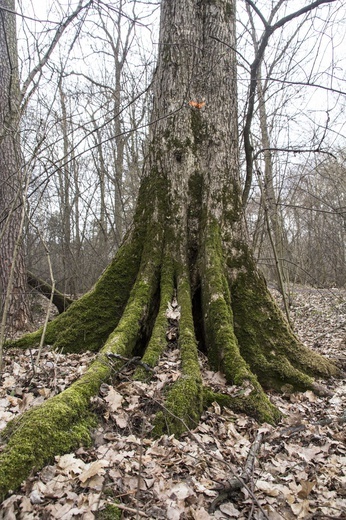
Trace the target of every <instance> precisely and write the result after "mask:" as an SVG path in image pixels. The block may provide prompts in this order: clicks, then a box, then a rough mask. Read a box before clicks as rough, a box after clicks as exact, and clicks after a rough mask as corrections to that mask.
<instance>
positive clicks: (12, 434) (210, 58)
mask: <svg viewBox="0 0 346 520" xmlns="http://www.w3.org/2000/svg"><path fill="white" fill-rule="evenodd" d="M234 22H235V6H234V2H233V0H232V1H230V0H213V1H205V2H200V1H198V0H174V1H172V0H163V1H162V4H161V32H160V46H159V60H158V67H157V70H156V73H155V77H154V87H153V88H154V99H153V112H152V121H151V134H150V152H149V157H148V160H147V162H146V167H145V172H144V173H145V175H144V178H143V180H142V184H141V188H140V193H139V199H138V205H137V210H136V214H135V218H134V224H133V227H132V231H131V233H130V234H129V235H128V236H127V237H126V239H125V242H124V244H123V245H122V247H121V248H120V250H119V252H118V254H117V256H116V257H115V259H114V260H113V262H112V263H111V265H110V266H109V267H108V268H107V269H106V271H105V272H104V273H103V275H102V276H101V277H100V279H99V281H98V282H97V284H96V285H95V287H94V288H93V289H92V290H91V291H90V292H89V293H88V294H86V295H85V296H84V297H83V298H81V299H80V300H79V301H77V302H75V303H73V304H72V305H71V306H70V308H69V309H68V310H67V311H66V312H65V313H64V314H62V315H60V316H59V317H58V318H57V319H56V320H55V321H53V322H52V323H50V324H49V325H48V328H47V332H46V341H47V343H49V344H54V345H55V346H56V347H57V348H59V349H61V348H62V349H64V350H65V351H81V350H83V349H92V350H95V351H97V350H99V349H100V348H101V347H102V348H101V350H100V352H99V355H98V358H97V360H96V361H95V362H94V364H93V365H91V367H90V368H89V370H88V371H87V372H86V374H84V375H83V376H82V378H81V379H80V380H78V381H77V382H75V383H73V384H72V385H71V387H70V388H69V389H68V390H65V391H64V392H62V393H61V394H60V395H58V396H55V397H53V398H51V399H49V400H48V401H47V402H46V403H45V404H44V405H42V406H41V407H37V408H35V409H33V410H31V411H30V412H28V413H26V414H24V415H23V416H22V418H21V419H19V420H18V421H17V422H15V423H11V425H10V426H9V427H8V428H7V430H6V431H7V433H8V435H9V441H8V443H7V446H6V447H5V449H4V451H3V452H2V453H1V455H0V490H1V492H2V493H3V494H4V493H6V492H7V491H8V489H13V488H14V487H16V486H18V485H19V484H20V482H21V481H22V479H23V478H24V476H25V475H28V474H29V472H30V470H31V468H32V467H33V466H34V465H35V467H36V468H39V467H41V466H42V465H43V464H45V463H47V462H48V461H49V460H51V458H52V457H53V455H54V454H56V453H62V452H63V451H66V450H70V449H71V447H72V446H73V445H76V444H78V442H80V441H81V440H85V439H86V438H87V437H88V435H87V427H88V426H90V411H89V398H90V397H91V396H92V395H93V394H94V393H95V392H97V391H98V388H99V385H100V383H101V382H102V381H104V380H105V379H106V378H107V377H109V375H110V371H111V368H110V367H109V364H108V358H107V356H106V354H107V353H117V354H120V355H122V356H127V357H129V356H131V355H132V353H133V351H134V348H136V355H137V353H138V351H140V350H141V353H142V355H143V361H144V362H145V363H147V364H148V365H150V366H155V364H156V363H157V361H158V359H159V357H160V355H161V353H162V352H163V350H164V348H165V345H166V341H165V332H166V328H167V318H166V315H165V312H166V307H167V301H171V299H172V297H173V295H174V294H176V295H177V299H178V302H179V305H180V307H181V309H180V314H181V318H180V322H179V348H180V354H181V366H182V376H181V377H180V378H179V379H178V380H177V381H176V382H175V383H174V385H173V386H172V387H171V388H170V389H169V391H168V392H167V399H166V403H165V408H164V409H163V411H161V412H159V413H158V414H157V416H156V424H155V428H154V432H155V433H156V434H158V435H159V434H161V433H162V432H164V431H167V432H168V433H175V434H180V433H181V432H182V431H183V430H184V429H186V427H194V426H195V425H196V424H197V423H198V421H199V418H200V415H201V413H202V409H203V407H204V406H206V405H208V403H209V402H210V401H213V400H215V399H216V400H219V401H220V403H223V404H227V406H231V407H233V409H235V410H237V411H240V410H242V411H245V412H247V413H249V414H252V415H254V416H255V417H257V418H258V419H259V420H260V421H268V422H271V423H273V422H275V421H277V420H278V419H279V417H280V413H279V411H278V410H277V409H276V408H275V407H274V406H273V405H272V404H271V403H270V401H269V399H268V397H267V396H266V394H265V392H264V390H263V388H264V387H265V388H268V387H269V388H274V389H280V388H281V387H282V386H283V385H291V387H292V388H294V389H300V390H304V389H308V388H309V389H311V388H314V383H313V379H312V377H311V376H313V375H318V376H322V377H327V376H330V375H331V374H333V375H334V374H337V373H338V370H337V368H336V367H335V366H334V365H333V364H332V363H331V362H329V361H328V360H326V359H324V358H322V357H320V356H319V355H317V354H315V353H313V352H312V351H310V350H309V349H307V348H306V347H304V346H303V345H302V344H301V343H299V341H298V340H297V338H296V337H295V336H294V335H293V334H292V333H291V332H290V331H289V330H288V328H287V325H286V322H285V320H284V319H283V317H282V315H281V313H280V312H279V310H278V309H277V307H276V306H275V304H274V302H273V300H272V298H271V296H270V294H269V292H268V290H267V287H266V284H265V281H264V279H263V277H262V275H261V274H260V273H259V272H258V270H257V267H256V265H255V262H254V259H253V256H252V253H251V251H250V249H249V247H248V244H247V236H246V228H245V223H244V217H243V212H242V206H241V189H240V183H239V165H238V128H237V92H236V59H235V52H234V51H233V50H231V49H234V48H235V23H234ZM221 42H222V43H221ZM40 334H41V331H38V332H35V333H32V334H29V335H27V336H25V337H23V338H22V339H20V340H18V341H16V342H13V345H15V346H17V347H23V348H24V347H27V346H29V345H33V344H35V343H37V342H38V341H39V338H40ZM197 340H198V342H197ZM198 348H199V349H200V350H202V351H203V352H205V353H207V355H208V357H209V361H210V364H211V367H212V368H213V369H215V370H222V371H223V372H224V374H225V376H226V378H227V381H228V382H229V383H230V384H234V385H237V386H238V387H239V392H238V393H237V394H236V395H235V396H234V397H230V396H223V395H218V394H215V393H213V392H212V391H211V390H209V389H207V388H204V387H203V386H202V381H201V375H200V369H199V364H198ZM136 376H137V377H142V373H141V371H138V372H137V374H136ZM59 418H60V420H59ZM19 425H20V427H18V426H19ZM48 441H49V442H48ZM47 445H49V447H47Z"/></svg>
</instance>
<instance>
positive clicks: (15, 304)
mask: <svg viewBox="0 0 346 520" xmlns="http://www.w3.org/2000/svg"><path fill="white" fill-rule="evenodd" d="M14 9H15V1H14V0H2V1H1V4H0V208H1V210H0V286H1V291H2V302H1V303H2V305H1V307H2V312H3V327H4V324H5V321H7V324H8V325H11V327H12V328H13V329H14V330H23V328H25V327H26V326H27V325H28V323H29V321H30V312H29V305H28V302H27V298H26V270H25V262H24V245H23V240H22V231H23V184H24V179H23V176H22V158H21V148H20V135H19V132H20V129H19V121H20V101H21V98H20V87H19V72H18V49H17V34H16V15H15V13H14ZM3 327H2V328H3Z"/></svg>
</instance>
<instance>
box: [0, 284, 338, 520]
mask: <svg viewBox="0 0 346 520" xmlns="http://www.w3.org/2000/svg"><path fill="white" fill-rule="evenodd" d="M291 315H292V321H293V323H294V330H295V332H296V333H297V334H298V335H299V337H300V338H301V339H302V340H303V341H304V343H306V344H307V345H308V346H311V347H312V348H314V349H315V350H317V351H318V352H319V353H321V354H324V355H326V356H328V357H331V358H333V359H337V362H338V364H339V365H342V364H343V365H344V366H345V361H346V291H341V290H336V289H331V290H327V289H323V290H317V289H311V288H307V287H296V288H295V289H294V291H293V294H292V307H291ZM36 356H37V351H33V350H32V351H26V352H23V351H18V350H17V351H10V352H8V353H7V355H6V360H5V361H6V366H5V370H4V376H3V381H2V385H1V387H0V429H3V428H4V427H5V425H6V423H7V422H8V421H9V420H10V419H12V418H13V417H15V416H16V415H18V414H20V413H22V412H23V411H25V410H27V409H28V408H30V407H32V406H35V405H37V404H39V403H42V402H43V401H44V400H45V399H47V398H48V397H50V396H52V395H55V394H56V393H59V392H61V391H62V390H63V389H64V388H66V387H67V386H68V385H69V384H70V383H71V382H72V381H74V380H75V379H76V378H78V377H79V376H80V375H81V374H82V373H83V372H84V371H85V370H86V368H87V366H88V364H89V363H90V361H91V360H92V358H93V356H92V355H91V354H88V353H87V354H84V355H76V354H72V355H62V354H59V353H57V352H53V351H52V350H50V349H49V348H46V349H44V350H43V352H42V355H41V361H40V363H39V365H38V366H37V365H35V363H36V362H35V359H36ZM200 361H201V367H202V372H203V378H204V379H205V382H206V384H209V385H210V386H212V387H214V388H217V389H222V388H225V386H226V383H225V380H224V378H223V376H222V374H220V373H214V372H211V371H210V370H208V366H207V363H206V360H205V359H204V357H203V356H202V355H201V358H200ZM132 372H133V368H132V366H129V367H128V368H126V369H125V370H123V371H121V372H120V373H117V374H114V380H113V381H112V384H103V385H102V387H101V390H100V394H99V396H97V397H95V398H94V403H93V406H94V409H95V411H96V412H97V413H98V415H99V417H100V423H99V426H98V428H97V429H96V430H95V431H94V433H93V440H94V444H93V446H92V447H89V448H82V447H81V448H80V449H78V450H77V451H76V452H74V453H70V454H67V455H63V456H60V457H56V459H55V461H52V464H51V465H49V466H46V467H45V468H43V469H42V470H41V471H40V472H39V473H37V474H35V475H32V476H31V477H30V478H28V479H27V480H26V481H24V482H23V484H22V487H21V489H20V490H19V491H16V492H15V493H13V494H12V495H11V496H9V498H7V499H6V500H5V501H4V502H3V503H2V505H1V506H0V519H6V520H12V519H25V520H26V519H56V518H58V519H60V520H70V519H83V520H92V519H94V518H95V519H108V518H115V517H114V516H108V515H109V514H110V508H109V506H108V509H107V504H108V505H110V504H115V503H117V504H118V506H119V507H120V508H121V510H122V518H124V519H127V518H132V519H137V518H138V519H141V518H149V519H168V520H187V519H194V520H206V519H209V518H217V519H229V518H236V519H239V520H243V519H244V520H245V519H250V518H253V519H256V520H259V519H266V518H267V519H270V520H282V519H284V520H291V519H304V520H306V519H311V520H314V519H316V520H317V519H336V518H338V519H346V445H345V440H346V406H345V401H346V382H345V381H343V380H338V381H327V382H326V385H327V387H328V388H329V390H330V391H331V395H330V396H328V397H317V396H316V395H314V394H313V393H312V392H310V391H309V392H304V393H298V394H289V393H287V394H280V395H279V394H276V393H271V394H270V398H271V400H272V401H273V402H274V403H275V405H276V406H277V407H278V408H279V409H280V410H281V411H282V412H283V414H284V418H283V420H282V421H281V423H280V424H279V425H278V426H276V427H273V426H270V425H267V424H262V425H260V424H258V423H257V422H256V421H255V420H254V419H251V418H249V417H247V416H245V415H239V414H238V415H236V414H234V413H233V412H232V411H231V410H227V409H225V410H222V411H221V410H220V407H219V406H218V405H217V404H216V403H215V404H214V405H213V406H212V407H210V408H209V409H208V410H207V411H206V412H205V413H204V415H203V417H202V420H201V422H200V424H199V425H198V426H197V428H196V429H195V430H193V431H191V432H188V433H186V434H184V435H183V436H182V437H181V438H180V439H175V438H174V437H172V436H163V437H161V438H159V439H155V440H153V439H152V438H150V435H149V431H150V426H149V425H150V418H151V416H152V415H153V414H154V413H155V412H156V411H157V409H158V407H159V404H158V403H159V402H161V399H162V396H161V389H162V388H163V386H164V385H166V384H167V382H168V383H169V382H173V381H175V380H176V379H177V378H178V377H179V375H180V366H179V352H178V351H177V349H176V348H172V347H170V348H168V349H167V350H166V352H165V354H164V356H162V358H161V360H160V364H159V367H158V368H157V370H155V376H154V378H153V379H152V380H151V382H150V383H148V384H146V383H142V382H138V381H137V382H136V381H132V380H131V375H132ZM255 446H256V447H257V448H258V449H257V451H256V450H254V447H255ZM251 448H252V450H251ZM249 454H250V455H249ZM252 458H253V460H254V466H253V468H252V470H251V473H250V474H249V476H250V478H249V481H248V483H247V485H246V486H242V487H241V489H240V490H239V491H238V492H234V494H233V495H232V497H231V498H228V499H227V501H225V502H223V503H221V504H220V505H219V506H218V507H217V509H216V510H215V511H214V512H213V513H210V512H209V510H210V506H211V504H212V503H213V501H214V499H215V498H216V497H217V496H218V495H219V492H220V490H222V488H223V487H224V486H227V484H228V483H229V481H230V480H231V479H232V477H233V476H234V475H239V474H242V472H243V471H244V468H245V467H246V462H247V461H248V463H249V462H250V459H251V460H252ZM250 466H251V464H250ZM247 467H249V464H248V466H247ZM105 508H106V509H105Z"/></svg>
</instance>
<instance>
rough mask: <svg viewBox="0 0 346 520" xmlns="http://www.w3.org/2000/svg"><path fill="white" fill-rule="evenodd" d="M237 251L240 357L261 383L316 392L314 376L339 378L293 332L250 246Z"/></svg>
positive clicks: (234, 261)
mask: <svg viewBox="0 0 346 520" xmlns="http://www.w3.org/2000/svg"><path fill="white" fill-rule="evenodd" d="M238 250H239V251H240V254H239V255H238V256H237V258H233V259H229V266H230V267H231V272H232V273H233V276H232V278H233V279H232V281H231V291H232V309H233V315H234V324H235V333H236V336H237V338H238V342H239V346H240V352H241V355H242V356H243V357H244V358H245V359H246V361H247V362H248V363H249V365H250V367H251V369H252V371H253V372H255V373H256V374H257V376H258V379H259V381H260V383H261V384H262V385H263V386H265V387H266V388H268V387H269V388H270V387H271V388H276V389H281V387H282V386H283V385H286V384H289V385H291V386H292V387H293V389H294V390H307V389H314V382H313V379H312V377H313V376H317V377H323V378H326V377H330V376H337V375H338V372H339V371H338V369H337V367H335V366H334V365H333V363H331V362H330V361H329V360H328V359H326V358H324V357H322V356H320V355H318V354H317V353H315V352H313V351H312V350H310V349H308V348H307V347H305V346H304V345H302V343H301V342H300V341H299V340H298V339H297V337H296V336H295V335H294V334H293V333H292V332H291V331H290V329H289V328H288V326H287V324H286V321H285V319H284V317H283V315H282V313H281V312H280V310H279V309H278V307H277V306H276V304H275V302H274V301H273V299H272V297H271V295H270V293H269V291H268V289H267V286H266V283H265V280H264V278H263V277H262V276H261V274H260V273H259V272H258V270H257V268H256V266H255V263H254V261H253V259H252V256H251V252H250V251H249V249H248V248H247V246H246V245H244V244H242V245H241V247H239V248H238ZM240 266H242V268H241V269H240ZM244 266H245V267H246V268H244Z"/></svg>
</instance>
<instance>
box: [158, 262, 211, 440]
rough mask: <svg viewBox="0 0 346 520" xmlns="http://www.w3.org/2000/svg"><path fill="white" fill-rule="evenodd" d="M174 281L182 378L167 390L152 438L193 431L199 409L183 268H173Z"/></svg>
mask: <svg viewBox="0 0 346 520" xmlns="http://www.w3.org/2000/svg"><path fill="white" fill-rule="evenodd" d="M177 280H178V302H179V305H180V306H181V319H180V324H179V346H180V351H181V364H182V367H181V369H182V375H181V377H180V378H179V379H178V380H177V381H176V382H175V383H174V385H173V386H172V388H171V389H170V390H169V392H168V396H167V399H166V401H165V408H164V410H163V412H160V413H158V414H157V416H156V420H155V427H154V435H161V434H162V433H163V432H169V434H175V435H180V434H181V433H182V432H184V431H186V428H187V427H188V428H194V427H195V426H196V425H197V424H198V422H199V419H200V416H201V413H202V410H203V393H202V380H201V374H200V368H199V363H198V353H197V343H196V339H195V333H194V325H193V318H192V302H191V293H190V282H189V278H188V275H187V273H186V266H182V267H179V268H178V269H177Z"/></svg>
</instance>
